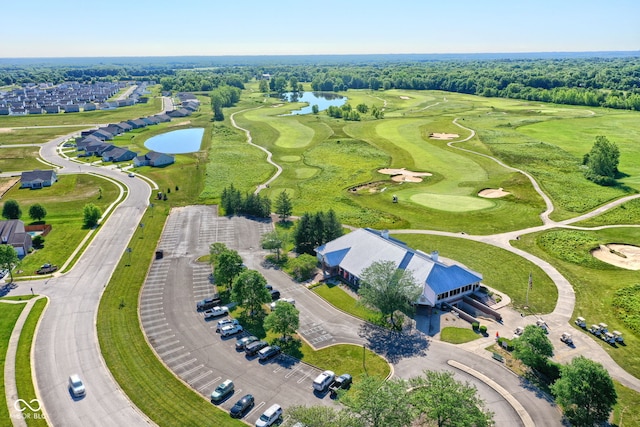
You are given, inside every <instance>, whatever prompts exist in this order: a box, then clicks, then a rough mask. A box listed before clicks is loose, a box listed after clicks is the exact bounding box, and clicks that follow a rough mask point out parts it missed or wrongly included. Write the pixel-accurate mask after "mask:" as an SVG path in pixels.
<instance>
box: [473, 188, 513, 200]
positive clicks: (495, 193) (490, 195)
mask: <svg viewBox="0 0 640 427" xmlns="http://www.w3.org/2000/svg"><path fill="white" fill-rule="evenodd" d="M509 194H511V193H509V192H508V191H504V190H503V189H502V187H500V188H485V189H484V190H482V191H481V192H479V193H478V196H480V197H485V198H487V199H498V198H500V197H504V196H508V195H509Z"/></svg>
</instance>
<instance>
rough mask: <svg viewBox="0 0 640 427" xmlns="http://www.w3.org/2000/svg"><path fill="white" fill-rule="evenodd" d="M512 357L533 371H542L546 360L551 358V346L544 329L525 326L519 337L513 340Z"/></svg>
mask: <svg viewBox="0 0 640 427" xmlns="http://www.w3.org/2000/svg"><path fill="white" fill-rule="evenodd" d="M513 347H514V350H513V355H514V356H515V357H516V358H517V359H520V360H521V361H522V363H524V364H525V365H527V366H528V367H530V368H533V369H538V370H540V369H544V367H545V365H546V362H547V359H548V358H549V357H551V356H553V344H551V341H549V338H548V337H547V334H546V332H545V330H544V329H542V328H540V327H538V326H536V325H527V326H526V327H525V328H524V332H523V333H522V335H520V337H518V338H516V339H514V340H513Z"/></svg>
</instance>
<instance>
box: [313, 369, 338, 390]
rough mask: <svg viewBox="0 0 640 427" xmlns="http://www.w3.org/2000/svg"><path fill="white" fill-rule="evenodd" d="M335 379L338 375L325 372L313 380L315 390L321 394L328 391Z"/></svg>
mask: <svg viewBox="0 0 640 427" xmlns="http://www.w3.org/2000/svg"><path fill="white" fill-rule="evenodd" d="M335 378H336V374H335V373H334V372H333V371H324V372H323V373H321V374H320V375H318V376H317V377H316V379H315V380H313V389H314V390H316V391H319V392H321V393H322V392H324V391H327V388H329V386H330V385H331V383H333V380H334V379H335Z"/></svg>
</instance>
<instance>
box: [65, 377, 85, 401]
mask: <svg viewBox="0 0 640 427" xmlns="http://www.w3.org/2000/svg"><path fill="white" fill-rule="evenodd" d="M69 390H70V391H71V394H72V395H73V397H82V396H84V395H85V394H86V392H87V390H86V389H85V387H84V383H83V382H82V380H81V379H80V375H77V374H73V375H71V376H69Z"/></svg>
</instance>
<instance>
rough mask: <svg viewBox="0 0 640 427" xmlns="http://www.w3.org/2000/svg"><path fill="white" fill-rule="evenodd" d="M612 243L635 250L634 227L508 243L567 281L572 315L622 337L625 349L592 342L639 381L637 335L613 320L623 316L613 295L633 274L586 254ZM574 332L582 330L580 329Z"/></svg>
mask: <svg viewBox="0 0 640 427" xmlns="http://www.w3.org/2000/svg"><path fill="white" fill-rule="evenodd" d="M612 242H616V243H626V244H630V245H638V246H640V229H637V228H612V229H605V230H599V231H581V230H580V231H578V230H572V231H566V230H562V231H559V230H549V231H546V232H540V233H536V234H532V235H526V236H522V237H521V238H520V240H518V241H517V242H515V243H514V245H515V246H517V247H518V248H520V249H523V250H526V251H527V252H531V253H533V254H534V255H537V256H539V257H540V258H542V259H544V260H546V261H548V262H550V263H551V264H553V265H554V266H555V267H556V268H557V269H558V271H560V273H561V274H562V275H563V276H564V277H566V278H567V280H569V282H571V284H572V286H573V288H574V290H575V293H576V308H575V310H574V315H575V316H583V317H584V318H585V319H586V320H587V323H588V324H592V323H600V322H604V323H606V324H608V325H609V329H610V330H619V331H621V332H622V333H623V336H624V339H625V342H626V346H618V347H612V346H610V345H608V344H605V343H604V342H602V340H598V339H596V340H595V341H596V342H597V343H598V344H599V345H601V346H602V348H603V349H604V350H605V351H606V352H607V353H609V355H610V356H611V357H612V358H613V359H614V360H615V361H616V363H618V364H619V365H620V366H622V367H623V368H624V369H625V370H626V371H627V372H629V373H630V374H631V375H634V376H636V377H640V359H639V358H638V357H637V351H636V349H637V347H638V346H639V345H640V335H639V334H637V333H634V331H633V329H632V325H630V326H627V324H625V321H624V318H623V317H618V315H619V314H618V313H620V314H623V312H622V311H620V312H619V311H618V310H616V309H614V307H613V302H614V299H615V296H616V292H617V291H620V290H622V289H625V288H629V287H631V286H633V285H636V284H637V283H638V272H637V271H634V270H625V269H622V268H618V267H614V266H612V265H610V264H607V263H604V262H602V261H599V260H597V259H595V258H593V257H592V256H591V254H590V251H591V249H595V248H597V247H598V245H600V244H606V243H612ZM535 288H536V283H535V279H534V290H535ZM579 333H585V332H583V331H581V330H580V332H579ZM587 335H588V337H589V339H593V338H592V336H591V335H590V334H587Z"/></svg>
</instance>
